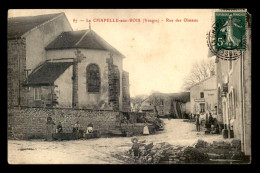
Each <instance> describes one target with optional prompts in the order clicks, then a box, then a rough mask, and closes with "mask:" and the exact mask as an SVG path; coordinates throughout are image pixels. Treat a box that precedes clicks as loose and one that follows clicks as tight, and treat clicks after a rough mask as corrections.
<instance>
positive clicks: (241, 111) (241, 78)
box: [216, 16, 251, 156]
mask: <svg viewBox="0 0 260 173" xmlns="http://www.w3.org/2000/svg"><path fill="white" fill-rule="evenodd" d="M248 18H250V17H249V16H248ZM246 25H247V28H249V29H247V30H246V32H247V34H246V35H247V45H246V46H247V50H246V51H245V52H244V51H242V55H241V56H239V57H238V58H237V59H236V60H231V61H230V60H223V59H221V58H216V64H217V87H218V97H217V100H218V110H217V114H218V117H219V121H222V122H223V124H224V125H225V128H226V129H227V130H228V137H229V138H232V137H234V138H236V139H240V140H241V149H242V152H244V154H245V155H247V156H251V42H250V38H251V29H250V28H251V26H250V22H247V23H246ZM231 132H232V133H231Z"/></svg>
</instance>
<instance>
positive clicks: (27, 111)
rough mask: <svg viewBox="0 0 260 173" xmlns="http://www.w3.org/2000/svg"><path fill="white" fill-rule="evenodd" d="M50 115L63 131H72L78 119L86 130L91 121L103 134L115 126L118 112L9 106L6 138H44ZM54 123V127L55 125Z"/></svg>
mask: <svg viewBox="0 0 260 173" xmlns="http://www.w3.org/2000/svg"><path fill="white" fill-rule="evenodd" d="M48 116H50V117H52V119H53V121H54V122H55V124H56V125H57V124H58V122H61V124H62V126H63V131H64V132H65V133H70V132H72V126H73V125H74V124H75V123H76V121H79V123H80V126H81V129H82V130H86V128H87V125H88V124H89V123H92V124H93V125H94V129H95V130H99V131H100V133H101V134H105V133H106V132H107V131H108V130H112V129H115V128H116V119H117V118H118V116H119V112H113V111H90V110H75V109H56V108H55V109H52V108H49V109H48V108H20V109H19V108H10V109H8V139H32V138H45V134H46V122H47V117H48ZM56 125H55V127H56Z"/></svg>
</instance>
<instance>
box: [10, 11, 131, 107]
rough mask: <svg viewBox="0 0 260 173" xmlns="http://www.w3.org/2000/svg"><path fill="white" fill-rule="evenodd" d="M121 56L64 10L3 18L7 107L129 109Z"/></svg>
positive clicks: (127, 89)
mask: <svg viewBox="0 0 260 173" xmlns="http://www.w3.org/2000/svg"><path fill="white" fill-rule="evenodd" d="M124 58H125V56H124V55H122V54H121V53H120V52H119V51H118V50H116V49H115V48H114V47H112V46H111V45H110V44H108V43H107V42H106V41H105V40H103V39H102V38H101V37H100V36H99V35H98V34H96V33H95V32H94V31H93V30H91V29H87V30H80V31H73V30H72V27H71V26H70V23H69V22H68V20H67V18H66V16H65V14H64V13H58V14H47V15H39V16H30V17H15V18H9V19H8V105H9V106H30V107H73V108H87V109H104V110H105V109H113V110H124V109H125V110H129V107H130V94H129V74H128V72H125V71H124V70H123V59H124Z"/></svg>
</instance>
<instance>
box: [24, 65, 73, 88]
mask: <svg viewBox="0 0 260 173" xmlns="http://www.w3.org/2000/svg"><path fill="white" fill-rule="evenodd" d="M72 64H73V63H72V62H45V63H44V64H43V65H42V66H41V67H39V68H37V69H36V70H35V71H34V72H32V73H31V74H30V75H29V76H28V85H49V84H53V83H54V81H55V80H56V79H57V78H59V76H60V75H61V74H62V73H64V71H65V70H66V69H67V68H68V67H69V66H71V65H72Z"/></svg>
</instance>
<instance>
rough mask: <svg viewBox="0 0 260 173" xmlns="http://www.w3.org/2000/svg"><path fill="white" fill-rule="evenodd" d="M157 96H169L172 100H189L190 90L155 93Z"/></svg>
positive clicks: (184, 101)
mask: <svg viewBox="0 0 260 173" xmlns="http://www.w3.org/2000/svg"><path fill="white" fill-rule="evenodd" d="M155 96H158V97H170V98H171V99H173V100H176V101H180V102H183V103H186V102H189V101H190V92H179V93H155Z"/></svg>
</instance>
